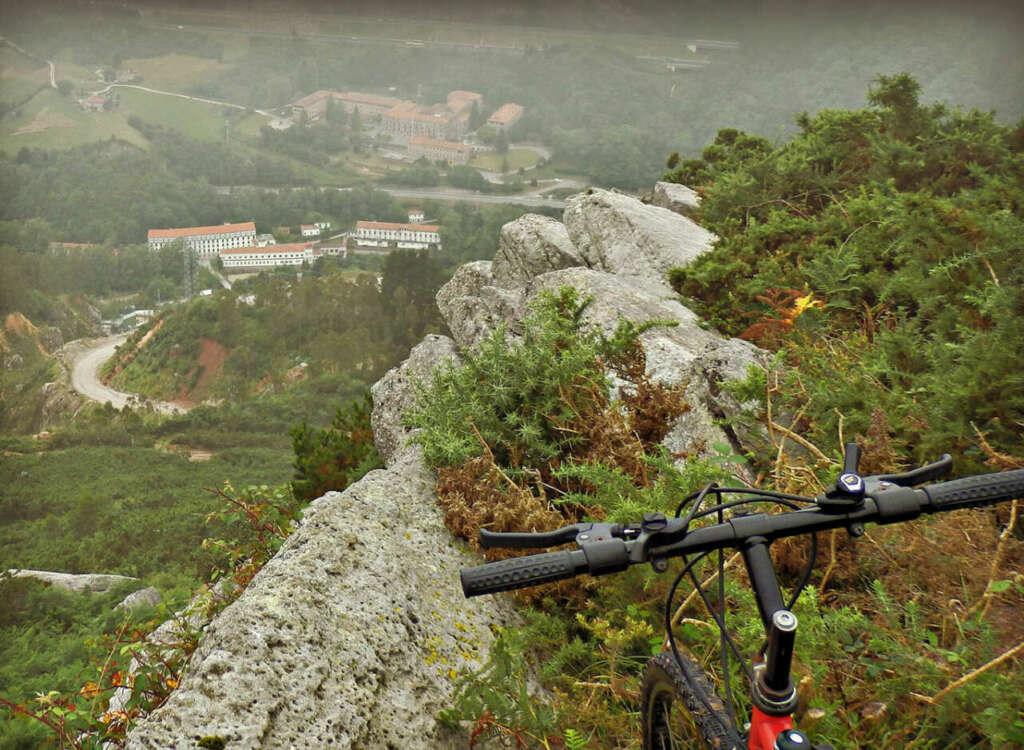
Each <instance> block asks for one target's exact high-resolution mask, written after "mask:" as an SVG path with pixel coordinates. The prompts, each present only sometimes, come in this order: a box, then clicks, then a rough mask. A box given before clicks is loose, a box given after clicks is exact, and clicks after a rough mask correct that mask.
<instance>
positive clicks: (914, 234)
mask: <svg viewBox="0 0 1024 750" xmlns="http://www.w3.org/2000/svg"><path fill="white" fill-rule="evenodd" d="M919 99H920V87H919V86H918V84H917V83H916V81H914V79H913V78H911V77H910V76H908V75H906V74H900V75H895V76H879V77H878V78H877V79H876V81H875V85H874V86H873V87H872V88H871V89H870V91H869V93H868V101H869V103H870V104H871V106H870V107H869V108H867V109H862V110H857V111H845V110H824V111H822V112H819V113H818V114H817V115H815V116H813V117H811V116H808V115H806V114H804V115H801V116H799V117H798V118H797V124H798V125H799V127H800V131H801V132H800V134H799V135H798V136H797V137H796V138H794V139H793V140H792V141H790V142H788V143H785V144H783V145H782V146H779V147H777V148H776V147H772V146H771V145H770V144H769V143H768V142H767V141H766V140H764V139H763V138H759V137H757V136H750V135H746V134H744V133H740V132H738V131H735V130H723V131H721V132H720V133H719V135H718V137H717V138H716V140H715V142H714V143H713V144H712V145H710V146H708V147H707V148H706V149H705V150H704V152H703V154H702V158H701V159H697V160H689V161H685V162H683V163H682V164H680V165H679V166H678V167H677V168H676V169H675V170H673V171H672V172H670V173H669V174H667V175H666V178H668V179H671V180H676V181H680V182H685V183H687V184H689V185H691V186H693V187H695V188H696V189H697V190H698V191H699V192H700V193H701V194H702V196H703V202H702V204H701V213H702V221H703V223H704V225H705V226H707V227H708V228H709V229H711V230H712V231H714V232H715V233H717V234H718V235H719V237H720V240H719V241H718V243H717V244H716V246H715V249H714V250H713V251H712V252H710V253H708V254H706V255H704V256H702V257H701V258H699V259H698V260H697V261H696V262H695V263H694V264H693V265H691V266H690V267H688V268H686V269H677V270H676V271H674V273H673V275H672V277H673V281H674V283H675V284H676V286H677V288H678V289H679V290H680V291H681V292H682V293H683V294H684V295H686V296H688V297H690V298H691V299H692V300H693V301H694V302H695V303H696V304H697V305H698V306H699V308H700V310H701V311H702V312H703V313H704V314H705V315H706V316H707V317H708V318H709V319H710V321H711V322H712V323H714V324H715V325H716V326H719V327H720V328H722V329H723V330H725V331H728V332H730V333H733V334H738V335H742V336H743V337H744V338H748V339H750V340H752V341H755V342H757V343H759V344H761V345H763V346H768V347H771V348H778V349H781V350H782V351H783V352H784V353H785V357H784V361H785V362H786V363H787V364H789V365H792V366H794V367H795V368H796V369H798V370H799V373H800V376H799V379H800V383H799V385H797V384H795V383H794V384H793V387H792V388H791V390H790V401H791V403H793V404H804V403H806V402H808V401H810V404H811V405H810V407H809V409H808V410H807V416H808V418H809V419H810V420H811V421H812V423H813V424H812V425H811V429H812V434H813V435H814V436H815V437H816V438H819V439H823V438H824V436H826V435H827V436H829V439H831V437H832V436H834V435H835V434H836V430H837V428H838V426H839V425H838V415H839V414H842V415H844V416H845V418H846V420H847V421H846V427H847V429H849V430H851V431H856V432H862V433H863V432H865V431H866V429H867V427H868V420H869V419H870V415H871V413H872V411H873V409H874V408H881V409H883V410H884V411H885V413H886V414H887V415H888V417H889V420H890V423H891V425H892V428H893V430H894V433H895V437H896V438H897V440H898V442H899V443H900V444H901V445H903V446H905V447H907V448H908V449H909V450H910V453H911V455H913V457H914V459H915V460H923V459H925V458H927V457H929V456H934V455H937V454H938V453H941V452H943V451H946V450H951V451H953V452H955V453H956V452H959V453H965V452H969V447H970V446H971V445H973V443H974V441H975V431H974V429H973V428H972V426H971V423H972V422H973V423H974V425H976V426H977V428H978V429H980V430H981V431H983V432H984V433H986V435H987V436H988V439H989V440H990V441H991V442H992V444H993V445H995V446H996V447H997V448H999V449H1002V450H1005V451H1010V452H1012V451H1013V450H1014V448H1015V445H1019V440H1020V425H1021V423H1022V421H1024V378H1022V377H1021V374H1020V363H1021V362H1022V361H1024V271H1022V268H1021V264H1020V263H1019V262H1018V261H1019V259H1020V257H1021V252H1022V250H1024V246H1022V239H1021V238H1022V237H1024V138H1022V133H1024V123H1021V124H1019V125H1018V126H1017V127H1016V128H1015V129H1011V128H1007V127H1004V126H1001V125H999V124H998V123H996V122H995V119H994V117H993V114H992V113H981V112H978V111H974V110H972V111H970V112H967V113H965V112H962V111H960V110H952V111H951V110H948V109H947V108H946V107H945V106H943V105H939V104H935V105H931V106H926V105H923V104H922V103H921V102H920V100H919ZM975 455H976V453H975ZM962 465H963V466H964V468H965V469H967V468H976V467H977V464H975V465H974V466H968V465H967V464H962Z"/></svg>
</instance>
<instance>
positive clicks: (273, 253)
mask: <svg viewBox="0 0 1024 750" xmlns="http://www.w3.org/2000/svg"><path fill="white" fill-rule="evenodd" d="M219 255H220V260H221V263H223V264H224V268H267V267H270V266H301V265H302V264H303V263H312V262H313V259H314V257H315V254H314V252H313V244H312V243H310V242H293V243H290V244H286V245H268V246H267V247H237V248H231V249H229V250H221V251H220V253H219Z"/></svg>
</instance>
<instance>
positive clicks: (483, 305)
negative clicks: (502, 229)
mask: <svg viewBox="0 0 1024 750" xmlns="http://www.w3.org/2000/svg"><path fill="white" fill-rule="evenodd" d="M491 268H492V264H491V261H489V260H480V261H476V262H475V263H466V264H465V265H463V266H460V267H459V269H458V270H457V271H456V272H455V275H454V276H452V278H451V280H449V281H448V283H447V284H445V285H444V286H443V287H441V289H440V290H439V291H438V293H437V308H438V310H440V312H441V317H443V318H444V320H445V323H447V324H448V329H449V330H450V331H451V332H452V337H453V338H454V339H455V343H457V344H458V345H459V346H473V345H474V344H475V343H477V342H478V341H479V340H480V339H482V338H484V337H485V336H487V334H489V333H490V332H491V331H493V330H494V329H495V328H496V327H497V326H498V325H499V324H501V323H502V322H504V321H506V320H508V318H509V317H511V315H512V312H513V311H514V310H515V308H516V306H517V305H518V303H519V293H518V292H516V291H515V290H511V289H505V288H502V287H501V286H499V285H498V283H497V281H496V280H495V278H494V274H493V273H492V272H491Z"/></svg>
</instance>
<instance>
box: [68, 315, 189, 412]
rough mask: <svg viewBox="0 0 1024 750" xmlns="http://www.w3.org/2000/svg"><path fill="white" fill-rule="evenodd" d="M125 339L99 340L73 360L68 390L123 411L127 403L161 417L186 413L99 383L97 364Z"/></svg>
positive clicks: (177, 407)
mask: <svg viewBox="0 0 1024 750" xmlns="http://www.w3.org/2000/svg"><path fill="white" fill-rule="evenodd" d="M127 338H128V336H127V334H120V335H117V336H110V337H108V338H105V339H100V340H99V341H97V342H96V343H94V344H93V345H92V346H91V347H90V348H89V349H87V350H85V351H84V352H82V353H81V354H79V355H78V356H77V357H75V361H74V364H73V365H72V366H71V387H72V388H74V389H75V390H76V391H78V392H79V393H81V394H82V395H83V396H85V397H86V398H90V399H92V400H93V401H99V402H101V403H102V402H106V401H109V402H110V403H111V405H113V406H114V407H115V408H117V409H123V408H124V407H125V406H126V405H128V404H133V405H137V404H139V403H145V404H147V405H149V406H152V407H153V408H154V409H156V411H158V412H162V413H164V414H182V413H184V412H186V411H188V410H187V409H186V408H185V407H183V406H180V405H178V404H172V403H168V402H166V401H150V400H149V399H146V398H144V397H142V396H139V395H138V394H136V393H125V392H123V391H115V390H114V389H113V388H109V387H108V386H106V385H104V384H103V383H102V382H100V379H99V378H98V377H97V375H96V373H97V372H98V371H99V369H100V365H102V364H103V363H104V362H106V361H107V360H108V359H110V358H111V357H112V356H114V350H115V349H116V348H117V346H118V345H119V344H121V343H123V342H124V341H125V339H127Z"/></svg>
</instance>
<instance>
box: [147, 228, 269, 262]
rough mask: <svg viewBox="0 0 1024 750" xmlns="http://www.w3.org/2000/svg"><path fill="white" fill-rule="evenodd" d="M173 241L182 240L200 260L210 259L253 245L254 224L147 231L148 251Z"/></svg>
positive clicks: (254, 235)
mask: <svg viewBox="0 0 1024 750" xmlns="http://www.w3.org/2000/svg"><path fill="white" fill-rule="evenodd" d="M175 240H184V242H185V246H186V247H190V248H192V249H193V250H195V251H196V253H198V255H199V257H200V258H204V257H212V256H214V255H216V254H217V253H218V252H219V251H221V250H227V249H229V248H233V247H249V246H251V245H255V244H256V224H255V223H253V222H251V221H245V222H241V223H238V224H216V225H214V226H209V227H181V228H177V229H150V230H149V249H150V250H159V249H160V248H161V247H163V246H164V245H166V244H168V243H170V242H174V241H175Z"/></svg>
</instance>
